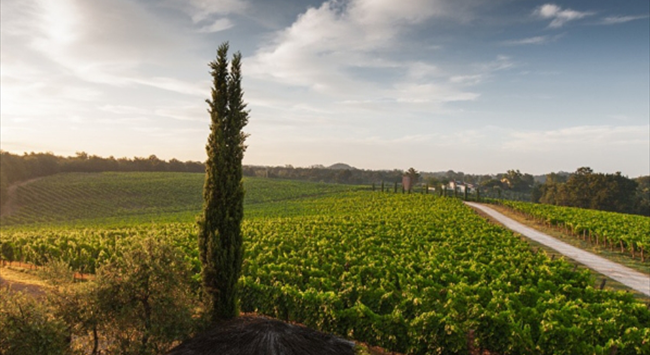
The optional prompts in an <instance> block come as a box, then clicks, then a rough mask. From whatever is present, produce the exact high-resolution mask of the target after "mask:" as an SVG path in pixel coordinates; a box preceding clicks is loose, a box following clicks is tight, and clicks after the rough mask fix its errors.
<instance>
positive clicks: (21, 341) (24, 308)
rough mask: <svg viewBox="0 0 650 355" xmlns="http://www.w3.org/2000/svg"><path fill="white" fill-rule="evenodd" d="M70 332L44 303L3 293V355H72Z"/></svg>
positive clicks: (0, 347)
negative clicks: (70, 354)
mask: <svg viewBox="0 0 650 355" xmlns="http://www.w3.org/2000/svg"><path fill="white" fill-rule="evenodd" d="M67 329H68V328H67V326H66V325H65V323H64V322H63V321H61V320H58V319H55V318H54V317H53V314H52V313H51V312H50V311H49V310H48V308H47V306H46V305H45V304H44V303H43V302H42V300H39V299H36V298H34V297H31V296H28V295H25V294H23V293H21V292H13V291H11V290H9V289H8V288H2V289H0V354H12V355H23V354H24V355H33V354H51V355H57V354H68V353H69V344H70V333H69V332H68V330H67Z"/></svg>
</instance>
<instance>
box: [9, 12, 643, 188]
mask: <svg viewBox="0 0 650 355" xmlns="http://www.w3.org/2000/svg"><path fill="white" fill-rule="evenodd" d="M0 6H1V8H0V13H1V19H0V26H1V31H0V35H1V38H0V46H1V47H0V54H1V58H0V74H1V82H0V99H1V102H0V129H1V131H0V148H1V149H2V150H5V151H9V152H12V153H19V154H22V153H23V152H53V153H54V154H57V155H64V156H72V155H74V154H75V153H76V152H81V151H84V152H87V153H88V154H94V155H99V156H104V157H108V156H115V157H116V158H119V157H134V156H138V157H148V156H150V155H152V154H154V155H156V156H157V157H158V158H160V159H171V158H177V159H180V160H195V161H203V160H205V159H206V152H205V144H206V142H207V136H208V134H209V123H210V117H209V114H208V113H207V111H206V110H207V104H206V102H205V100H206V99H207V98H208V97H209V95H210V87H211V84H212V78H211V76H210V74H209V68H208V63H209V62H210V61H212V60H214V59H215V56H216V49H217V47H218V46H219V45H220V44H221V43H223V42H225V41H228V42H229V44H230V48H231V54H232V53H234V52H235V51H239V52H241V54H242V70H243V82H242V87H243V89H244V91H245V93H244V100H245V101H246V102H247V103H248V109H249V110H250V120H249V124H248V126H246V127H245V129H244V130H245V132H246V133H248V134H250V136H249V138H248V139H247V141H246V143H247V145H248V148H247V150H246V153H245V158H244V164H249V165H267V166H278V165H286V164H290V165H293V166H301V167H307V166H311V165H316V164H322V165H326V166H327V165H331V164H334V163H338V162H343V163H347V164H350V165H352V166H355V167H357V168H362V169H404V170H406V169H408V168H409V167H413V168H415V169H416V170H419V171H431V172H433V171H446V170H455V171H463V172H465V173H474V174H494V173H499V172H505V171H506V170H509V169H519V170H521V171H522V172H526V173H531V174H544V173H548V172H554V171H575V170H576V169H577V168H579V167H582V166H588V167H591V168H592V169H593V170H594V171H597V172H605V173H614V172H617V171H620V172H621V173H622V174H623V175H626V176H629V177H636V176H641V175H648V174H650V20H649V15H650V9H649V8H650V2H648V1H647V0H626V1H602V0H598V1H597V0H585V1H578V0H576V1H555V2H547V1H533V0H520V1H516V0H489V1H488V0H400V1H394V0H330V1H299V0H93V1H88V0H2V2H1V3H0Z"/></svg>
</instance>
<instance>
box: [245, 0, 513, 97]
mask: <svg viewBox="0 0 650 355" xmlns="http://www.w3.org/2000/svg"><path fill="white" fill-rule="evenodd" d="M456 15H457V14H456V13H454V11H452V8H451V6H450V5H449V4H448V3H447V2H443V1H424V0H407V1H400V2H395V1H369V0H352V1H349V2H339V1H333V0H332V1H326V2H325V3H323V4H322V5H321V6H320V7H318V8H309V9H308V10H307V11H306V12H304V13H303V14H301V15H300V16H299V17H298V18H297V20H296V21H295V22H294V23H293V24H292V25H291V26H289V27H287V28H286V29H284V30H282V31H279V32H277V33H276V34H275V37H274V39H272V40H271V42H270V43H269V44H268V45H265V46H262V47H261V48H260V49H259V50H258V51H257V52H256V53H255V55H253V56H252V57H251V58H248V59H247V61H246V72H247V74H249V75H251V76H253V77H254V78H256V79H259V80H262V81H265V82H269V81H271V82H275V83H277V84H278V85H289V86H295V87H304V88H308V89H309V90H310V91H313V92H317V93H319V94H321V95H325V96H326V97H330V98H333V99H334V101H336V102H345V103H346V104H348V105H349V104H361V105H364V103H370V102H373V103H382V102H393V103H395V102H401V103H433V104H436V105H438V104H440V103H444V102H449V101H458V100H473V99H475V98H476V97H477V96H478V94H476V93H465V92H463V91H462V90H461V89H460V88H458V87H457V85H456V84H455V83H454V82H449V81H448V80H447V78H446V77H447V76H449V74H447V73H445V72H444V70H443V69H441V68H439V67H438V66H437V65H436V64H435V63H432V62H430V61H426V60H407V61H404V60H397V59H391V56H394V55H395V54H398V53H399V48H400V46H402V45H403V44H404V42H403V41H404V40H406V38H407V36H406V34H407V33H408V31H410V30H412V29H414V28H416V27H417V26H419V25H421V24H423V23H424V22H426V21H428V20H431V19H432V18H437V17H443V16H456ZM428 50H430V51H437V50H439V47H436V48H430V49H428ZM422 53H425V52H422ZM501 62H504V61H503V60H502V61H501ZM364 69H372V70H373V71H374V73H376V74H377V75H374V78H381V79H380V81H379V82H377V81H376V80H375V81H374V82H370V81H367V80H364V79H363V77H362V76H361V75H360V76H355V75H350V73H353V74H354V73H361V72H362V71H363V70H364ZM382 72H384V73H383V74H381V73H382ZM418 90H422V91H421V92H420V91H418Z"/></svg>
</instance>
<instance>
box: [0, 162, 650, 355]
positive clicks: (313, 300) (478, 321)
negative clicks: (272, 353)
mask: <svg viewBox="0 0 650 355" xmlns="http://www.w3.org/2000/svg"><path fill="white" fill-rule="evenodd" d="M114 175H115V176H111V174H108V175H104V174H100V175H96V176H101V177H102V179H104V178H105V179H107V180H111V179H113V181H118V180H120V179H121V181H123V183H124V184H125V185H133V186H129V187H126V186H122V187H120V186H119V184H117V183H115V184H116V186H115V191H122V190H120V188H122V189H123V190H124V191H127V190H128V191H134V192H130V193H129V194H135V191H142V190H147V191H155V192H156V194H157V195H158V196H148V195H147V197H146V198H144V199H143V200H145V201H148V202H146V203H145V202H142V203H141V205H140V206H150V207H151V208H155V207H156V202H154V201H166V200H167V199H166V198H164V196H167V198H170V197H172V196H178V195H180V194H182V193H181V192H178V191H176V190H175V189H176V187H177V186H180V185H181V184H180V182H177V183H169V184H168V185H165V186H167V187H166V188H164V187H161V186H163V184H162V183H154V179H149V180H147V178H146V176H147V175H146V174H143V175H141V174H140V173H138V174H135V176H140V177H141V180H140V182H139V183H137V184H135V183H133V184H132V183H131V182H132V181H133V180H137V179H134V178H133V177H131V178H128V179H127V178H125V176H123V175H120V174H114ZM164 175H165V174H164V173H161V175H149V176H151V177H158V178H159V180H158V181H167V179H166V178H165V176H164ZM181 175H183V174H181ZM189 175H192V174H188V176H176V177H174V178H173V179H182V178H188V179H189V178H190V176H189ZM68 176H69V177H72V178H73V179H71V181H76V180H75V179H81V178H82V177H80V176H77V175H76V174H72V175H68ZM56 178H57V179H61V180H58V181H60V184H61V185H58V186H61V187H60V188H59V190H58V191H59V194H61V195H62V194H63V192H62V191H65V190H66V188H65V187H63V186H65V182H64V180H65V178H66V176H65V175H62V176H58V177H56ZM191 178H192V179H196V178H195V177H194V176H191ZM169 179H172V178H171V177H169ZM196 181H197V183H196V184H197V186H198V187H199V188H198V189H197V191H198V193H199V195H200V185H201V183H202V182H201V180H200V179H197V180H196ZM39 182H41V183H50V182H48V181H47V180H46V179H43V180H41V181H39ZM34 184H36V183H34ZM34 186H36V185H34ZM50 186H53V185H50ZM104 186H109V185H104ZM27 187H29V185H28V186H26V188H27ZM246 187H247V191H248V192H247V193H248V197H247V202H246V205H245V208H246V218H245V220H244V225H243V229H244V245H245V258H244V260H245V261H244V267H243V276H242V278H241V279H240V285H241V307H242V310H244V311H255V312H258V313H262V314H267V315H270V316H274V317H277V318H280V319H286V320H292V321H297V322H301V323H304V324H306V325H308V326H310V327H313V328H317V329H321V330H324V331H328V332H333V333H336V334H339V335H341V336H344V337H347V338H351V339H356V340H361V341H364V342H367V343H370V344H373V345H381V346H383V347H385V348H388V349H390V350H395V351H400V352H404V353H413V354H440V353H443V354H446V353H467V351H468V349H467V346H468V345H467V334H468V333H469V332H470V331H472V332H474V334H475V338H476V346H478V347H480V348H482V349H487V350H489V351H491V352H492V353H498V354H522V353H539V354H609V353H610V352H611V349H612V348H614V347H616V349H617V351H618V352H617V354H647V353H650V328H649V327H648V324H650V310H649V309H648V307H647V306H646V305H644V304H643V303H641V302H639V301H637V300H636V299H635V298H634V296H632V295H631V294H628V293H625V292H612V291H607V290H603V291H601V290H598V289H595V288H594V284H595V280H594V279H593V277H592V276H591V274H590V273H589V272H588V271H585V270H580V269H578V270H575V269H574V268H573V265H571V264H569V263H567V262H565V261H564V260H561V259H556V260H551V259H550V258H549V257H547V255H546V254H545V253H543V252H539V253H536V252H533V251H531V249H530V248H529V246H528V244H527V243H526V242H524V241H522V240H521V239H520V238H519V237H517V236H515V235H514V234H513V233H511V232H509V231H507V230H505V229H503V228H501V227H498V226H495V225H493V224H490V223H488V222H487V221H485V220H484V219H482V218H480V217H479V216H478V215H477V214H476V213H474V211H473V210H471V209H470V208H468V207H466V206H464V205H463V204H462V203H461V202H460V201H459V200H457V199H453V198H446V197H434V196H431V195H421V194H412V195H408V194H407V195H402V194H392V193H380V192H372V191H368V190H367V189H366V190H365V191H363V190H359V189H357V190H358V191H346V190H350V187H349V186H343V185H325V184H310V183H298V182H286V181H276V180H267V179H250V180H246ZM71 189H72V188H71ZM106 190H107V188H99V187H98V188H97V190H96V191H99V192H101V191H104V192H101V193H102V194H104V195H103V196H108V195H111V193H110V192H107V191H106ZM170 190H173V191H176V192H170ZM145 195H146V194H145ZM178 198H179V201H185V200H182V199H181V197H180V196H179V197H178ZM125 199H127V198H126V197H125ZM79 201H80V204H81V203H83V201H85V200H84V199H80V200H79ZM88 201H95V202H93V203H92V204H89V205H87V206H86V207H83V206H81V205H71V206H74V207H70V208H69V209H68V210H67V211H77V212H75V213H82V212H83V211H84V210H85V209H87V210H93V209H94V208H91V207H89V206H91V205H92V206H94V205H95V204H100V202H102V201H104V199H103V198H98V197H92V198H90V199H88ZM117 204H118V203H114V204H113V206H115V205H117ZM191 205H192V204H191V203H189V202H184V205H183V206H186V207H183V208H181V209H179V210H175V209H174V205H173V204H172V203H168V204H166V205H163V206H161V207H160V208H161V209H160V210H158V211H160V212H159V214H158V215H160V216H162V217H161V218H159V219H156V218H158V217H154V216H157V215H156V213H155V211H156V210H150V211H149V212H147V213H143V214H141V215H137V216H136V217H133V218H134V219H133V220H132V221H131V222H129V223H127V224H124V225H119V224H115V223H113V222H115V221H116V220H119V219H120V218H122V219H123V218H125V217H128V216H129V214H128V212H124V211H125V210H123V211H122V212H120V213H122V214H121V215H113V216H112V217H111V218H113V219H110V218H109V219H102V218H103V217H102V216H101V213H102V212H100V211H102V210H101V209H100V208H97V209H96V211H95V212H93V213H90V212H88V214H87V216H88V217H87V219H84V216H86V215H83V214H82V215H75V214H71V216H74V221H75V222H74V223H73V224H72V225H70V226H68V225H64V224H62V223H59V224H58V225H54V226H47V225H44V224H40V225H36V226H35V225H34V224H30V222H31V220H30V219H29V217H28V216H27V215H25V216H24V217H23V218H24V219H22V220H20V221H21V223H22V225H18V224H17V222H16V223H14V224H13V226H12V227H11V228H5V229H3V230H2V233H1V234H0V243H1V244H2V245H1V246H0V252H1V253H2V256H3V258H5V259H14V260H24V261H28V262H33V263H41V262H43V261H45V260H46V259H48V258H58V259H63V260H65V261H66V262H68V263H69V264H70V265H72V266H73V267H74V268H75V269H76V270H83V271H86V272H92V271H93V270H94V269H95V268H96V267H97V265H99V264H101V263H103V262H106V261H108V260H111V259H114V258H119V257H120V255H121V253H122V252H124V250H126V249H128V248H131V247H132V245H134V244H135V243H134V242H135V241H137V240H140V239H142V238H143V237H144V236H155V237H156V238H157V239H160V240H164V241H166V242H168V243H171V244H174V245H176V246H178V247H179V248H181V249H182V250H183V251H184V253H185V255H186V258H187V260H188V261H189V262H190V263H191V264H192V265H193V267H194V272H195V273H198V271H199V269H200V264H199V262H198V250H197V247H196V233H197V228H196V224H195V223H194V219H193V218H189V217H183V218H186V219H183V220H182V221H180V222H170V220H173V218H172V217H174V218H175V217H177V216H184V215H183V213H185V214H188V216H189V215H190V214H191V213H194V217H195V215H196V214H198V208H200V198H199V202H198V204H197V205H196V206H195V207H191V208H190V207H187V206H191ZM192 208H196V209H197V210H196V211H195V212H192ZM142 209H144V210H146V208H142V207H141V208H139V209H137V210H142ZM45 210H47V209H45ZM126 211H128V210H126ZM47 213H49V214H48V215H47V216H48V218H50V219H41V220H39V221H40V222H39V223H44V222H47V221H48V220H49V221H51V220H53V218H55V216H60V217H59V218H63V216H65V215H66V214H67V213H71V212H59V211H56V212H47ZM143 216H145V217H143ZM170 216H171V217H170ZM98 221H108V222H111V223H107V224H98ZM137 221H140V222H141V223H136V222H137ZM151 221H156V222H155V223H152V222H151ZM58 222H62V221H58Z"/></svg>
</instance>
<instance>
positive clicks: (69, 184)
mask: <svg viewBox="0 0 650 355" xmlns="http://www.w3.org/2000/svg"><path fill="white" fill-rule="evenodd" d="M204 179H205V174H203V173H169V172H134V173H111V172H107V173H65V174H57V175H53V176H49V177H46V178H43V179H41V180H38V181H35V182H33V183H30V184H28V185H25V186H20V187H19V188H18V189H17V191H16V198H17V205H18V209H17V211H16V212H15V213H13V214H11V215H9V216H3V217H2V218H1V219H0V225H1V226H2V227H7V226H21V225H34V224H40V225H70V224H78V225H82V226H83V225H88V224H89V223H91V221H92V222H93V223H100V224H106V223H109V224H110V223H111V222H113V223H116V224H125V223H127V222H130V223H131V224H136V225H137V224H139V223H151V222H162V221H168V222H169V221H179V222H190V221H194V219H195V218H196V216H197V215H198V213H199V212H200V211H201V207H202V205H203V198H202V189H203V180H204ZM244 185H245V188H246V190H247V193H246V200H245V204H246V207H247V212H250V213H252V214H254V213H256V212H255V211H257V210H259V208H264V207H262V206H258V205H260V204H265V203H268V202H278V201H286V200H291V199H296V198H303V197H306V196H320V195H325V194H329V193H334V192H340V191H348V190H351V189H359V188H361V187H359V186H352V185H336V184H322V183H309V182H302V181H289V180H277V179H260V178H245V179H244ZM93 223H91V224H93Z"/></svg>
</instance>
